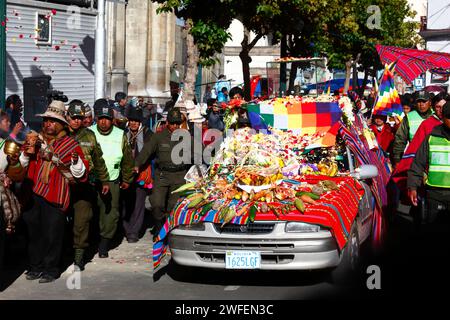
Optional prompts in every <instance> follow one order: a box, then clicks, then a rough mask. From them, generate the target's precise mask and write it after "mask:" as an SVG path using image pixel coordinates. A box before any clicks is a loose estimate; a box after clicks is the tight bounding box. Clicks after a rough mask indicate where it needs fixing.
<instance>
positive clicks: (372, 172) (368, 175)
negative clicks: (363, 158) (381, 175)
mask: <svg viewBox="0 0 450 320" xmlns="http://www.w3.org/2000/svg"><path fill="white" fill-rule="evenodd" d="M350 175H351V176H352V177H353V178H355V179H358V180H365V179H372V178H375V177H377V176H378V168H377V167H376V166H374V165H373V164H363V165H361V166H360V167H359V168H357V169H355V171H354V172H353V173H351V174H350Z"/></svg>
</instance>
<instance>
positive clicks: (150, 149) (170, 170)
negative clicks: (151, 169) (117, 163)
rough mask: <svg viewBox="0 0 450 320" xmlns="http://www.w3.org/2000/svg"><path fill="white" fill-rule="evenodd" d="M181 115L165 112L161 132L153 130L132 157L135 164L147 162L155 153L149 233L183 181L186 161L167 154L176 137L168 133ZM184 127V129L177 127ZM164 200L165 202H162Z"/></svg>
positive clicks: (161, 220) (161, 219)
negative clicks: (164, 120) (180, 162)
mask: <svg viewBox="0 0 450 320" xmlns="http://www.w3.org/2000/svg"><path fill="white" fill-rule="evenodd" d="M182 121H183V119H182V115H181V112H180V110H179V109H177V108H173V109H171V110H170V111H169V112H168V114H167V122H168V125H167V127H165V128H164V129H163V130H162V132H158V133H155V134H154V135H153V136H152V137H151V139H150V140H149V141H148V142H147V143H146V144H145V145H144V148H143V149H142V151H141V153H140V154H139V156H138V157H137V158H136V168H135V170H136V171H138V170H139V168H140V167H142V166H143V165H144V164H146V163H147V161H148V159H149V158H150V156H152V155H155V156H156V157H155V179H154V184H153V192H152V195H151V197H150V203H151V205H152V209H153V212H152V214H153V218H154V220H155V226H154V229H153V234H155V235H156V234H158V232H159V229H160V228H161V227H162V225H163V223H164V220H165V218H166V215H167V214H168V212H170V211H171V210H172V209H173V207H174V206H175V204H176V202H177V200H178V195H177V194H172V191H173V190H175V189H177V188H178V187H180V186H181V185H183V184H184V183H185V180H184V176H185V175H186V173H187V168H188V167H187V164H174V162H173V160H172V158H171V155H172V150H173V149H174V147H175V146H176V145H177V144H179V143H180V142H179V141H172V134H173V133H174V131H175V130H177V129H179V128H180V126H181V123H182ZM180 130H185V129H180ZM166 203H167V205H166Z"/></svg>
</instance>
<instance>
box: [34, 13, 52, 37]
mask: <svg viewBox="0 0 450 320" xmlns="http://www.w3.org/2000/svg"><path fill="white" fill-rule="evenodd" d="M35 41H36V44H38V45H51V44H52V17H51V16H49V15H47V14H43V13H38V12H36V38H35Z"/></svg>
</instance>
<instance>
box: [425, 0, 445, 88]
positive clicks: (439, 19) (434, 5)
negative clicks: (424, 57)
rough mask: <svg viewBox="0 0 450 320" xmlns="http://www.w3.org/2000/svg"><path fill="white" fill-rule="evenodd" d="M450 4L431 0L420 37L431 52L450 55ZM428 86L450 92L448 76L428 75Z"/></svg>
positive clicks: (439, 0) (440, 0)
mask: <svg viewBox="0 0 450 320" xmlns="http://www.w3.org/2000/svg"><path fill="white" fill-rule="evenodd" d="M449 16H450V2H449V1H448V0H429V1H428V11H427V17H426V20H425V21H424V23H423V24H422V30H421V32H420V35H421V36H422V37H423V38H424V39H425V41H426V49H427V50H430V51H438V52H446V53H450V24H449V19H448V17H449ZM426 84H427V85H439V86H442V87H445V88H446V89H447V92H450V81H449V75H448V74H439V73H430V72H427V75H426Z"/></svg>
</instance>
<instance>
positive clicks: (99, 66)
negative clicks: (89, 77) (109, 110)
mask: <svg viewBox="0 0 450 320" xmlns="http://www.w3.org/2000/svg"><path fill="white" fill-rule="evenodd" d="M105 34H106V30H105V0H97V29H96V30H95V100H97V99H101V98H105V39H106V36H105Z"/></svg>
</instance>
